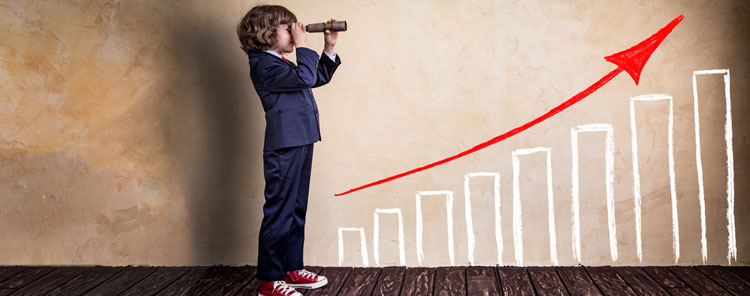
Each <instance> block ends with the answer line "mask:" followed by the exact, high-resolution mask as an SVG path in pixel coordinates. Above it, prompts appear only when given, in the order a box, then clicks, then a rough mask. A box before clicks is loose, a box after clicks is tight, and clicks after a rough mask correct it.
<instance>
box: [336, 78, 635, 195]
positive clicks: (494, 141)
mask: <svg viewBox="0 0 750 296" xmlns="http://www.w3.org/2000/svg"><path fill="white" fill-rule="evenodd" d="M622 71H623V69H622V68H619V67H618V68H617V69H615V70H612V72H609V74H607V75H604V77H602V78H601V79H599V81H597V82H596V83H594V84H592V85H591V86H589V87H588V88H586V89H585V90H583V91H582V92H580V93H578V94H577V95H575V96H573V97H572V98H570V99H568V100H567V101H565V102H563V103H562V104H560V105H559V106H557V107H555V108H553V109H552V110H549V111H547V113H544V115H542V116H539V117H537V118H536V119H534V120H532V121H529V122H527V123H526V124H524V125H522V126H519V127H517V128H514V129H512V130H510V131H507V132H505V133H504V134H501V135H499V136H497V137H494V138H492V139H490V140H489V141H486V142H484V143H481V144H479V145H476V146H474V147H473V148H471V149H469V150H466V151H464V152H461V153H459V154H456V155H453V156H451V157H448V158H445V159H442V160H439V161H436V162H433V163H431V164H428V165H426V166H423V167H419V168H416V169H413V170H410V171H407V172H403V173H400V174H398V175H394V176H390V177H388V178H385V179H382V180H378V181H375V182H372V183H369V184H366V185H362V186H359V187H357V188H353V189H349V190H348V191H346V192H343V193H338V194H335V196H342V195H346V194H349V193H352V192H355V191H359V190H362V189H365V188H367V187H370V186H375V185H378V184H383V183H385V182H389V181H393V180H395V179H398V178H401V177H405V176H408V175H411V174H413V173H416V172H421V171H424V170H426V169H429V168H432V167H435V166H438V165H441V164H444V163H446V162H449V161H452V160H455V159H458V158H461V157H464V156H466V155H469V154H471V153H474V152H477V151H479V150H482V149H484V148H487V147H489V146H492V145H494V144H497V143H499V142H501V141H503V140H505V139H507V138H510V137H512V136H515V135H516V134H518V133H520V132H522V131H524V130H526V129H528V128H530V127H532V126H534V125H536V124H537V123H540V122H542V121H544V120H546V119H548V118H550V117H552V116H553V115H555V114H557V113H559V112H560V111H562V110H565V109H567V108H568V107H570V106H572V105H573V104H575V103H578V102H579V101H581V100H583V99H584V98H586V97H587V96H588V95H590V94H591V93H593V92H594V91H596V90H597V89H599V88H600V87H602V86H604V85H605V84H607V82H609V81H610V80H612V78H614V77H615V76H617V74H620V72H622Z"/></svg>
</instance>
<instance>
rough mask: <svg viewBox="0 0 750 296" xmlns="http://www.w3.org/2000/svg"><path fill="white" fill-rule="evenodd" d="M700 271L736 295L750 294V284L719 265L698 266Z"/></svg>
mask: <svg viewBox="0 0 750 296" xmlns="http://www.w3.org/2000/svg"><path fill="white" fill-rule="evenodd" d="M696 269H698V271H700V272H702V273H703V274H704V275H705V276H707V277H708V278H710V279H712V280H714V282H716V283H717V284H719V285H720V286H721V287H722V288H724V289H725V290H727V291H729V293H732V294H734V295H750V285H748V283H747V282H745V281H744V280H743V279H741V278H740V277H738V276H736V275H734V274H733V273H731V272H729V271H727V270H724V269H722V268H721V267H717V266H698V267H696Z"/></svg>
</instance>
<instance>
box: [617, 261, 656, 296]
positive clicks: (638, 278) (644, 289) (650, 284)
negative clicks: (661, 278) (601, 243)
mask: <svg viewBox="0 0 750 296" xmlns="http://www.w3.org/2000/svg"><path fill="white" fill-rule="evenodd" d="M615 270H616V271H617V273H619V274H620V277H622V279H623V280H625V282H626V283H628V285H630V287H631V288H633V290H634V291H635V292H636V293H638V294H639V295H662V296H669V294H668V293H667V291H665V290H664V289H662V287H661V286H660V285H659V284H658V283H657V282H656V281H654V280H653V279H651V277H650V276H649V275H648V274H647V273H646V271H644V270H643V269H641V268H640V267H615Z"/></svg>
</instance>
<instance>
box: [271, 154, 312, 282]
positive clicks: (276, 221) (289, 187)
mask: <svg viewBox="0 0 750 296" xmlns="http://www.w3.org/2000/svg"><path fill="white" fill-rule="evenodd" d="M312 156H313V144H307V145H303V146H295V147H287V148H280V149H275V150H270V151H266V152H263V175H264V177H265V179H266V187H265V191H264V194H265V198H266V203H265V204H264V205H263V222H261V226H260V234H259V236H258V273H257V277H258V279H260V280H263V281H279V280H283V279H284V275H285V274H286V272H287V271H293V270H298V269H302V268H303V263H302V258H303V256H302V252H303V249H304V242H305V215H306V213H307V196H308V193H309V191H310V190H309V189H310V172H311V169H312Z"/></svg>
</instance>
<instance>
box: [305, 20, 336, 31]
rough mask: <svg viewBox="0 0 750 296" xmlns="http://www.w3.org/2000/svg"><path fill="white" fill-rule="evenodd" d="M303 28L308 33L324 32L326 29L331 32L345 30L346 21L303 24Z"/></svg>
mask: <svg viewBox="0 0 750 296" xmlns="http://www.w3.org/2000/svg"><path fill="white" fill-rule="evenodd" d="M305 30H306V31H307V32H310V33H317V32H325V31H326V30H331V32H342V31H346V21H335V22H332V23H315V24H309V25H306V26H305Z"/></svg>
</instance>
